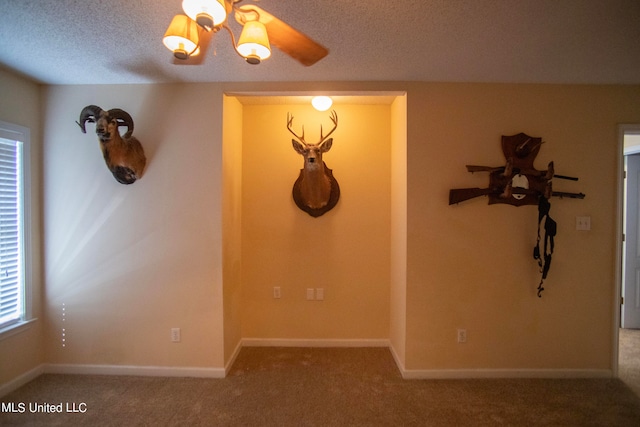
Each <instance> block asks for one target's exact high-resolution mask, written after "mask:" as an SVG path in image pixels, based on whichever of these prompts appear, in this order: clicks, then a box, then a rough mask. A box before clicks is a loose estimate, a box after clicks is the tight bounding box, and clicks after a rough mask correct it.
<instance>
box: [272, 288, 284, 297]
mask: <svg viewBox="0 0 640 427" xmlns="http://www.w3.org/2000/svg"><path fill="white" fill-rule="evenodd" d="M281 296H282V295H281V294H280V286H274V287H273V297H274V298H276V299H278V298H280V297H281Z"/></svg>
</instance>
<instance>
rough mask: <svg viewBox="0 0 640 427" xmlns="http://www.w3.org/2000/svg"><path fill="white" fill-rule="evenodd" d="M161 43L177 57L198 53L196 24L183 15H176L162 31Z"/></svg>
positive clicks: (184, 57)
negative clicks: (165, 29) (164, 30)
mask: <svg viewBox="0 0 640 427" xmlns="http://www.w3.org/2000/svg"><path fill="white" fill-rule="evenodd" d="M162 43H164V45H165V46H166V47H167V49H169V50H170V51H171V52H173V56H175V57H176V58H177V59H187V58H189V57H190V56H195V55H197V54H198V53H200V48H199V46H198V44H199V37H198V26H197V24H196V23H195V22H194V21H192V20H191V19H189V18H188V17H187V16H185V15H176V16H174V17H173V19H172V20H171V23H170V24H169V28H167V31H166V32H165V33H164V37H163V38H162Z"/></svg>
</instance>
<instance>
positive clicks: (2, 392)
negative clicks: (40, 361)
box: [0, 365, 45, 397]
mask: <svg viewBox="0 0 640 427" xmlns="http://www.w3.org/2000/svg"><path fill="white" fill-rule="evenodd" d="M44 366H45V365H39V366H36V367H35V368H33V369H32V370H30V371H27V372H25V373H24V374H22V375H20V376H18V377H16V378H14V379H12V380H11V381H9V382H7V383H4V384H2V385H0V397H3V396H6V395H7V394H9V393H11V392H12V391H15V390H17V389H19V388H20V387H22V386H23V385H25V384H26V383H28V382H31V381H33V380H35V379H36V378H38V377H39V376H40V375H42V374H43V373H44Z"/></svg>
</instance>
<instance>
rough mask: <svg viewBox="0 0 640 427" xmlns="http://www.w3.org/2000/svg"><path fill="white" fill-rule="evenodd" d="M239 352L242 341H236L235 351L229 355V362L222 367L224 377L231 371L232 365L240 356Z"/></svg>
mask: <svg viewBox="0 0 640 427" xmlns="http://www.w3.org/2000/svg"><path fill="white" fill-rule="evenodd" d="M240 350H242V340H240V341H238V345H237V346H236V348H235V350H233V354H232V355H231V357H230V358H229V361H228V362H227V363H226V365H225V366H224V376H225V377H226V376H227V375H228V374H229V371H230V370H231V367H232V366H233V363H234V362H235V361H236V358H237V357H238V354H240Z"/></svg>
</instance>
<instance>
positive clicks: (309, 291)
mask: <svg viewBox="0 0 640 427" xmlns="http://www.w3.org/2000/svg"><path fill="white" fill-rule="evenodd" d="M314 299H316V291H315V289H313V288H307V300H310V301H311V300H314Z"/></svg>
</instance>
